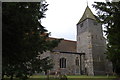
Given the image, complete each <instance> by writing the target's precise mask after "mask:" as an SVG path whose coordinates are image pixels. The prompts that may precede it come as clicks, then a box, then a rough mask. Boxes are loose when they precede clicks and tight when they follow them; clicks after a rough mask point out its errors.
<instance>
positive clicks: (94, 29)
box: [77, 6, 106, 75]
mask: <svg viewBox="0 0 120 80" xmlns="http://www.w3.org/2000/svg"><path fill="white" fill-rule="evenodd" d="M96 20H97V18H96V17H95V16H94V14H93V13H92V11H91V10H90V8H89V7H88V6H87V7H86V9H85V12H84V14H83V16H82V18H81V19H80V20H79V22H78V23H77V52H78V53H85V55H83V56H82V58H81V63H82V66H81V72H82V74H87V75H105V73H106V71H105V70H106V69H105V64H106V63H105V61H106V57H105V54H104V53H105V49H106V43H105V38H104V37H103V32H102V25H101V23H98V22H97V21H96Z"/></svg>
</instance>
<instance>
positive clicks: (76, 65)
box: [41, 6, 112, 75]
mask: <svg viewBox="0 0 120 80" xmlns="http://www.w3.org/2000/svg"><path fill="white" fill-rule="evenodd" d="M76 27H77V35H76V38H77V41H71V40H62V41H61V42H60V43H59V45H58V46H57V47H55V48H54V49H53V52H50V51H47V52H46V53H44V54H42V55H41V57H42V58H45V57H50V58H51V59H52V60H53V63H54V66H53V69H51V70H50V73H52V72H59V73H61V74H67V75H106V74H110V73H112V63H111V62H109V61H108V60H107V59H106V55H105V54H104V53H105V51H106V40H105V38H104V37H103V31H102V24H101V23H98V22H97V18H96V17H95V16H94V14H93V13H92V11H91V9H90V8H89V7H88V6H87V7H86V9H85V11H84V14H83V16H82V17H81V19H80V20H79V21H78V23H77V25H76Z"/></svg>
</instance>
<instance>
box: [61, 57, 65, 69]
mask: <svg viewBox="0 0 120 80" xmlns="http://www.w3.org/2000/svg"><path fill="white" fill-rule="evenodd" d="M60 68H66V59H65V58H61V59H60Z"/></svg>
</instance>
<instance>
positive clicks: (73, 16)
mask: <svg viewBox="0 0 120 80" xmlns="http://www.w3.org/2000/svg"><path fill="white" fill-rule="evenodd" d="M46 1H47V3H48V4H49V6H48V11H47V12H46V18H45V19H43V20H42V24H43V26H45V27H46V29H47V30H48V31H49V32H51V37H55V38H64V39H68V40H76V24H77V22H78V21H79V20H80V18H81V16H82V15H83V12H84V10H85V8H86V6H87V1H88V6H89V7H90V8H91V10H92V12H93V13H94V14H95V13H96V12H95V9H94V8H93V7H92V4H93V3H94V1H102V0H46ZM103 1H105V0H103Z"/></svg>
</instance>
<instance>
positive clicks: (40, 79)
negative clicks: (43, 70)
mask: <svg viewBox="0 0 120 80" xmlns="http://www.w3.org/2000/svg"><path fill="white" fill-rule="evenodd" d="M115 78H116V77H115V76H86V75H82V76H80V75H70V76H67V79H68V80H114V79H115ZM5 80H9V79H8V78H6V79H5ZM14 80H19V79H16V78H15V79H14ZM27 80H48V79H47V76H44V75H34V76H31V77H30V78H29V79H27ZM49 80H64V79H56V78H54V76H52V75H50V76H49Z"/></svg>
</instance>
